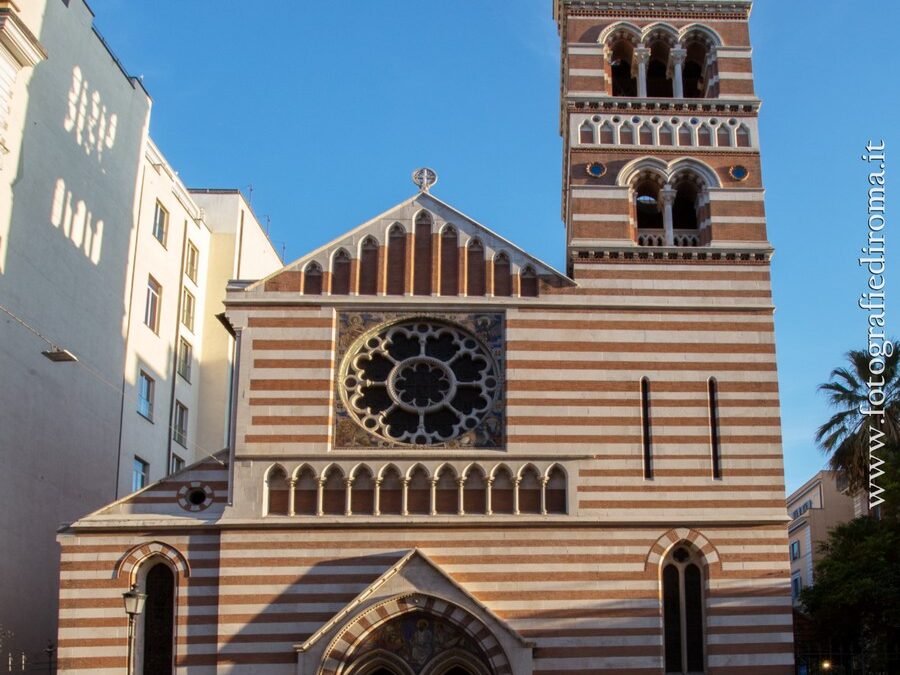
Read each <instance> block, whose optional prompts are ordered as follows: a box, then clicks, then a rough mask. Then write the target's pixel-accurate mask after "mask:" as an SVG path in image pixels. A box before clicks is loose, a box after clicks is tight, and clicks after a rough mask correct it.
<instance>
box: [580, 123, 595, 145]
mask: <svg viewBox="0 0 900 675" xmlns="http://www.w3.org/2000/svg"><path fill="white" fill-rule="evenodd" d="M578 142H579V143H580V144H582V145H593V143H594V125H593V124H591V121H590V120H585V121H584V122H582V123H581V125H580V126H579V127H578Z"/></svg>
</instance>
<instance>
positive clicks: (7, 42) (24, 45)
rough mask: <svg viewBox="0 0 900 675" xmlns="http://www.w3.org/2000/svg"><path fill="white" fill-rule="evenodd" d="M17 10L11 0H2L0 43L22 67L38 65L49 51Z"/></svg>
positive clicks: (0, 9) (0, 1) (0, 7)
mask: <svg viewBox="0 0 900 675" xmlns="http://www.w3.org/2000/svg"><path fill="white" fill-rule="evenodd" d="M16 11H17V8H16V6H15V4H13V3H12V2H11V1H10V0H0V45H2V46H3V48H5V50H6V51H7V52H9V54H10V55H11V56H12V57H13V59H14V60H15V62H16V63H18V64H19V67H20V68H25V67H28V66H34V65H37V64H38V63H40V62H41V61H43V60H44V59H46V58H47V52H45V51H44V48H43V46H42V45H41V43H40V42H39V41H38V39H37V38H36V37H35V36H34V34H33V33H32V32H31V31H30V30H28V27H27V26H26V25H25V24H24V23H22V20H21V19H20V18H19V17H18V16H17V14H16Z"/></svg>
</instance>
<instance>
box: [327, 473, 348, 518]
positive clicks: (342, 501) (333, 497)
mask: <svg viewBox="0 0 900 675" xmlns="http://www.w3.org/2000/svg"><path fill="white" fill-rule="evenodd" d="M346 506H347V486H346V483H345V482H344V471H343V469H341V467H339V466H338V465H337V464H330V465H329V466H327V467H326V468H325V470H324V471H322V513H324V514H325V515H328V516H342V515H344V512H345V511H346Z"/></svg>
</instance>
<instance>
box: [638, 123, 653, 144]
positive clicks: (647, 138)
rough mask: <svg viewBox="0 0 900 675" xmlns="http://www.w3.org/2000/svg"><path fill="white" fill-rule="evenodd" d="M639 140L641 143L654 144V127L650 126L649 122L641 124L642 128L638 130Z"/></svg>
mask: <svg viewBox="0 0 900 675" xmlns="http://www.w3.org/2000/svg"><path fill="white" fill-rule="evenodd" d="M638 141H639V142H640V144H641V145H653V127H651V126H650V123H649V122H644V123H643V124H641V128H640V130H639V131H638Z"/></svg>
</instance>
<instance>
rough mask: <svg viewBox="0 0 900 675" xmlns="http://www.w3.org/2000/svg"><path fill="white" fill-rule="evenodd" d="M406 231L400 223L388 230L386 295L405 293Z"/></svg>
mask: <svg viewBox="0 0 900 675" xmlns="http://www.w3.org/2000/svg"><path fill="white" fill-rule="evenodd" d="M406 239H407V237H406V230H404V229H403V226H402V225H401V224H400V223H394V224H393V225H391V227H390V228H389V229H388V238H387V241H388V252H387V270H386V276H387V294H388V295H403V293H404V292H405V291H406V257H407V256H406V246H407V242H406Z"/></svg>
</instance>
